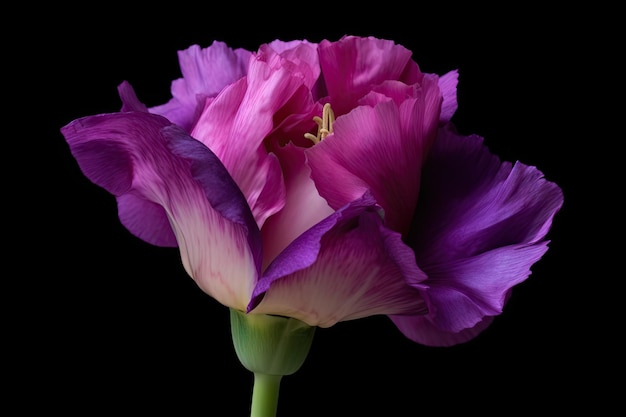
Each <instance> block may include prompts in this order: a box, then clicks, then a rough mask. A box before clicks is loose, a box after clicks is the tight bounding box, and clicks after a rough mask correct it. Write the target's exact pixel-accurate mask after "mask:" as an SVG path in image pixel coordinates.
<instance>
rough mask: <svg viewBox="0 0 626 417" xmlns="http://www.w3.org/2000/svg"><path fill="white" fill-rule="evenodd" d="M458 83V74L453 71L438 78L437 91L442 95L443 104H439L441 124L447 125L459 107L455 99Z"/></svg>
mask: <svg viewBox="0 0 626 417" xmlns="http://www.w3.org/2000/svg"><path fill="white" fill-rule="evenodd" d="M458 82H459V72H458V71H456V70H454V71H450V72H448V73H447V74H444V75H442V76H441V77H440V78H439V89H440V90H441V93H442V95H443V103H442V104H441V116H440V120H441V122H442V123H447V122H449V121H450V119H452V116H453V115H454V113H456V110H457V108H458V107H459V105H458V102H457V98H456V86H457V84H458Z"/></svg>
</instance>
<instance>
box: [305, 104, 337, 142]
mask: <svg viewBox="0 0 626 417" xmlns="http://www.w3.org/2000/svg"><path fill="white" fill-rule="evenodd" d="M313 121H314V122H315V123H317V136H313V135H312V134H311V133H305V134H304V137H305V138H307V139H309V140H310V141H311V142H313V143H314V144H317V143H319V142H320V141H321V140H322V139H324V138H325V137H326V136H328V135H330V134H331V133H333V123H335V113H334V112H333V110H332V109H331V108H330V103H326V104H324V108H323V109H322V117H319V116H315V117H314V118H313Z"/></svg>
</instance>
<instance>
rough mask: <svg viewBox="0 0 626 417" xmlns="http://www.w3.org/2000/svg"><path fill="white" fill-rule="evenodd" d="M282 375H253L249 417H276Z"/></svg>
mask: <svg viewBox="0 0 626 417" xmlns="http://www.w3.org/2000/svg"><path fill="white" fill-rule="evenodd" d="M281 378H282V375H265V374H261V373H258V372H256V373H255V374H254V387H253V389H252V409H251V412H250V417H276V410H277V409H278V393H279V390H280V380H281Z"/></svg>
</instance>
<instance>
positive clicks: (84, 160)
mask: <svg viewBox="0 0 626 417" xmlns="http://www.w3.org/2000/svg"><path fill="white" fill-rule="evenodd" d="M62 133H63V135H64V136H65V138H66V140H67V142H68V144H69V146H70V150H71V152H72V154H73V155H74V157H75V158H76V160H77V161H78V164H79V166H80V168H81V169H82V171H83V173H84V174H85V175H86V176H87V177H88V178H89V179H90V180H91V181H93V182H94V183H95V184H97V185H100V186H101V187H103V188H105V189H106V190H107V191H109V192H110V193H112V194H113V195H115V196H116V198H117V200H118V207H119V216H120V220H121V222H122V223H123V224H124V226H126V228H128V230H129V231H130V232H131V233H133V234H134V235H136V236H137V237H139V238H141V239H143V240H145V241H147V242H149V243H152V244H157V245H169V246H172V245H175V244H178V246H179V248H180V253H181V258H182V261H183V264H184V266H185V269H186V271H187V272H188V273H189V275H190V276H191V277H192V278H193V279H194V280H195V281H196V283H197V284H198V286H200V288H202V289H203V290H204V291H205V292H206V293H207V294H209V295H211V296H212V297H213V298H215V299H216V300H218V301H219V302H220V303H222V304H224V305H227V306H230V307H234V308H239V309H244V308H245V307H246V306H247V304H248V301H249V299H250V296H251V294H252V290H253V288H254V286H255V284H256V281H257V279H258V276H259V269H260V235H259V231H258V229H257V228H256V223H255V222H254V219H253V218H252V214H251V213H250V211H249V208H248V206H247V204H246V201H245V198H244V197H243V195H242V194H241V191H240V190H239V189H238V188H237V186H236V184H235V183H234V182H233V181H232V179H231V178H230V176H229V175H228V172H227V171H226V169H225V168H224V167H223V165H222V164H221V162H220V161H219V159H217V158H216V157H215V155H214V154H212V153H211V152H210V150H209V149H208V148H206V147H205V146H203V145H202V144H201V143H199V142H197V141H196V140H194V139H193V138H191V137H189V136H188V135H187V134H186V133H185V132H184V131H183V130H182V129H181V128H179V127H177V126H176V125H173V124H171V123H170V122H169V121H168V120H167V119H165V118H163V117H161V116H157V115H153V114H150V113H145V112H129V113H115V114H105V115H98V116H91V117H86V118H82V119H77V120H75V121H73V122H72V123H70V124H69V125H67V126H65V127H63V128H62Z"/></svg>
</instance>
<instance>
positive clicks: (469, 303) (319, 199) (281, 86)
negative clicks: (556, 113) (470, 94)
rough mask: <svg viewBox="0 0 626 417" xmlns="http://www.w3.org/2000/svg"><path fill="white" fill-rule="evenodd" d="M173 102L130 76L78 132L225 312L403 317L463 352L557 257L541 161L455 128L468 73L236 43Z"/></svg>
mask: <svg viewBox="0 0 626 417" xmlns="http://www.w3.org/2000/svg"><path fill="white" fill-rule="evenodd" d="M179 61H180V65H181V71H182V75H183V77H182V78H180V79H178V80H175V81H174V82H173V83H172V88H171V91H172V99H171V100H170V101H168V102H167V103H165V104H163V105H159V106H155V107H151V108H149V107H147V106H146V105H144V104H143V103H142V102H141V101H140V100H139V99H138V98H137V96H136V94H135V92H134V91H133V89H132V87H131V85H130V84H129V83H127V82H123V83H122V84H121V85H120V86H119V87H118V91H119V94H120V97H121V100H122V104H123V105H122V109H121V111H120V112H117V113H109V114H99V115H93V116H86V117H83V118H80V119H77V120H74V121H72V122H71V123H69V124H68V125H66V126H64V127H63V128H62V134H63V135H64V137H65V139H66V141H67V143H68V144H69V147H70V150H71V152H72V154H73V155H74V157H75V159H76V160H77V162H78V164H79V166H80V168H81V169H82V171H83V173H84V174H85V175H86V176H87V177H88V178H89V179H90V180H91V181H93V182H94V183H95V184H97V185H99V186H101V187H103V188H105V189H106V190H108V191H109V192H110V193H111V194H113V195H114V196H115V197H116V198H117V202H118V209H119V218H120V221H121V222H122V223H123V224H124V226H125V227H126V228H127V229H128V230H129V231H130V232H131V233H133V234H134V235H136V236H137V237H139V238H140V239H143V240H144V241H146V242H148V243H151V244H154V245H160V246H178V247H179V250H180V254H181V259H182V263H183V265H184V268H185V270H186V271H187V273H188V274H189V275H190V276H191V277H192V278H193V279H194V280H195V282H196V283H197V284H198V286H199V287H200V288H201V289H202V290H203V291H204V292H206V293H207V294H209V295H210V296H212V297H213V298H215V299H216V300H217V301H218V302H220V303H222V304H223V305H225V306H228V307H230V308H231V309H235V310H237V311H241V312H245V313H247V314H265V315H272V316H285V317H291V318H295V319H298V320H301V321H302V322H304V323H306V324H308V325H309V326H315V327H329V326H332V325H334V324H335V323H337V322H339V321H346V320H352V319H358V318H363V317H367V316H372V315H379V314H381V315H388V316H389V317H390V319H391V320H392V322H393V323H395V325H396V326H397V327H398V329H399V330H400V331H401V332H402V333H403V334H404V335H405V336H407V337H408V338H410V339H411V340H414V341H415V342H418V343H422V344H425V345H431V346H449V345H454V344H458V343H463V342H466V341H468V340H470V339H472V338H474V337H475V336H476V335H478V334H479V333H480V332H481V331H482V330H484V329H485V328H486V327H487V326H488V325H489V324H490V323H491V322H492V320H493V318H494V317H495V316H497V315H499V314H500V313H501V312H502V311H503V308H504V305H505V303H506V301H507V300H508V298H509V297H510V294H511V291H512V288H513V287H514V286H515V285H517V284H519V283H520V282H522V281H524V280H525V279H527V278H528V276H529V275H530V273H531V272H530V268H531V266H532V265H533V264H534V263H535V262H537V261H538V260H539V259H540V258H541V257H542V256H543V254H544V253H545V252H546V250H547V248H548V243H549V241H548V240H546V235H547V233H548V232H549V230H550V227H551V223H552V220H553V217H554V216H555V214H556V213H557V212H558V210H559V209H560V207H561V205H562V203H563V195H562V192H561V190H560V188H559V187H558V186H557V185H556V184H554V183H552V182H549V181H548V180H546V179H545V178H544V177H543V174H542V173H541V172H540V171H539V170H538V169H537V168H536V167H532V166H527V165H524V164H522V163H521V162H516V163H514V164H512V163H508V162H501V161H500V160H499V158H498V157H496V156H494V155H492V154H491V153H490V152H489V150H488V148H487V147H486V146H485V145H484V143H483V141H482V138H480V137H478V136H475V135H470V136H464V135H461V134H459V133H458V132H457V130H456V129H455V127H454V125H453V124H452V121H451V119H452V117H453V114H454V113H455V111H456V108H457V102H456V87H457V75H458V74H457V72H456V71H450V72H449V73H447V74H444V75H442V76H439V75H436V74H429V73H423V72H422V71H421V70H420V68H419V66H418V64H417V63H416V62H415V61H413V60H412V54H411V51H409V50H408V49H406V48H404V47H403V46H401V45H397V44H395V43H394V42H392V41H389V40H384V39H376V38H373V37H367V38H364V37H356V36H345V37H343V38H342V39H340V40H339V41H336V42H331V41H328V40H323V41H321V42H319V43H312V42H309V41H306V40H302V41H300V40H297V41H290V42H284V41H280V40H276V41H273V42H271V43H268V44H264V45H261V46H260V48H259V49H258V50H257V51H255V52H250V51H246V50H243V49H232V48H229V47H228V46H227V45H226V44H224V43H222V42H218V41H216V42H214V43H213V44H212V45H211V46H209V47H208V48H205V49H202V48H200V47H199V46H197V45H194V46H191V47H189V48H188V49H186V50H184V51H180V52H179Z"/></svg>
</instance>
